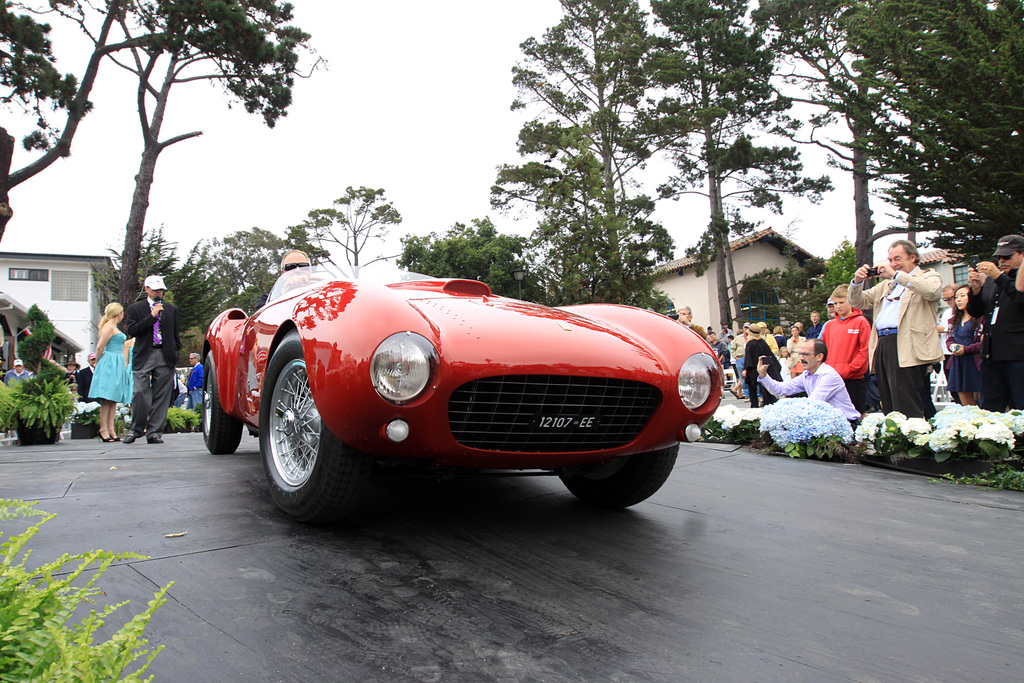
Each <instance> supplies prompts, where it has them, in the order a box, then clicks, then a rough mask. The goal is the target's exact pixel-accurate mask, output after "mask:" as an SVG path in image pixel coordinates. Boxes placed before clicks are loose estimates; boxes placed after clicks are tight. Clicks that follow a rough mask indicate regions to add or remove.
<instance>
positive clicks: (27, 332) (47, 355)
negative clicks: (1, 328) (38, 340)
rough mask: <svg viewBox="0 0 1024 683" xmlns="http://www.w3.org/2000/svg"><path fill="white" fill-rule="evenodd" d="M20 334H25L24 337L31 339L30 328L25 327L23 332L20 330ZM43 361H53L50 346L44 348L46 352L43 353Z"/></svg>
mask: <svg viewBox="0 0 1024 683" xmlns="http://www.w3.org/2000/svg"><path fill="white" fill-rule="evenodd" d="M22 332H24V333H25V336H26V337H31V336H32V328H31V327H26V328H25V329H24V330H22ZM43 359H44V360H53V347H52V346H47V347H46V351H45V352H44V353H43Z"/></svg>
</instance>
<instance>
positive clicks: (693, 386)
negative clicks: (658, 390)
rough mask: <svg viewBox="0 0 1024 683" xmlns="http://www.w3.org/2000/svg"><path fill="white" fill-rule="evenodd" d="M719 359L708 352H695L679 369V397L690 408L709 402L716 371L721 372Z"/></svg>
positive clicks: (694, 408)
mask: <svg viewBox="0 0 1024 683" xmlns="http://www.w3.org/2000/svg"><path fill="white" fill-rule="evenodd" d="M720 368H721V366H720V365H719V364H718V361H717V360H715V359H714V358H712V357H711V356H709V355H708V354H706V353H695V354H693V355H692V356H690V357H689V358H687V359H686V362H685V363H683V367H682V368H680V369H679V398H681V399H682V400H683V405H684V406H686V407H687V408H689V409H690V410H696V409H697V408H700V407H701V406H702V405H704V403H705V402H707V400H708V397H709V396H711V388H712V387H713V386H714V385H715V380H714V373H717V372H721V369H720Z"/></svg>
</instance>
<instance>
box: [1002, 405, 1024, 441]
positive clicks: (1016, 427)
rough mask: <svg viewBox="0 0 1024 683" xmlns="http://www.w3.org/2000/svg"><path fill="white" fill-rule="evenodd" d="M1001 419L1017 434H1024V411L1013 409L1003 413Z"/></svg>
mask: <svg viewBox="0 0 1024 683" xmlns="http://www.w3.org/2000/svg"><path fill="white" fill-rule="evenodd" d="M999 419H1000V420H1001V421H1002V423H1003V424H1005V425H1006V426H1007V427H1009V428H1010V431H1012V432H1013V433H1014V434H1016V435H1017V436H1024V411H1020V410H1011V411H1009V412H1006V413H1001V414H1000V415H999Z"/></svg>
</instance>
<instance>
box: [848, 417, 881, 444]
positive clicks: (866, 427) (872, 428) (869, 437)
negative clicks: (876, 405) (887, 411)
mask: <svg viewBox="0 0 1024 683" xmlns="http://www.w3.org/2000/svg"><path fill="white" fill-rule="evenodd" d="M883 422H885V415H883V414H882V413H868V414H867V415H865V416H864V419H863V420H862V421H861V423H860V426H859V427H857V433H856V434H855V436H856V438H857V441H863V442H868V443H870V442H872V441H874V440H875V438H876V437H877V436H878V428H879V427H880V426H881V425H882V423H883Z"/></svg>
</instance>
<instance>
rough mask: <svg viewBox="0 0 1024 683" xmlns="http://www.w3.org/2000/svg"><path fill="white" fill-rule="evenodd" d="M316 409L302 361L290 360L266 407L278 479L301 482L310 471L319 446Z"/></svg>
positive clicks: (300, 483)
mask: <svg viewBox="0 0 1024 683" xmlns="http://www.w3.org/2000/svg"><path fill="white" fill-rule="evenodd" d="M320 429H321V425H320V412H319V411H318V410H317V408H316V404H315V403H314V402H313V394H312V392H310V390H309V378H308V377H307V376H306V364H305V363H304V362H303V361H301V360H293V361H291V362H290V363H288V364H287V365H286V366H285V367H284V368H283V369H282V370H281V374H280V376H279V378H278V381H277V383H276V384H275V386H274V393H273V395H272V396H271V408H270V451H271V456H272V457H273V461H274V466H275V468H276V469H277V471H278V473H279V474H280V475H281V479H283V480H284V481H285V483H287V484H288V485H289V486H302V485H303V484H305V483H306V482H307V481H308V480H309V477H310V475H311V474H312V472H313V466H314V465H315V464H316V457H317V452H318V450H319V448H320Z"/></svg>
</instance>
